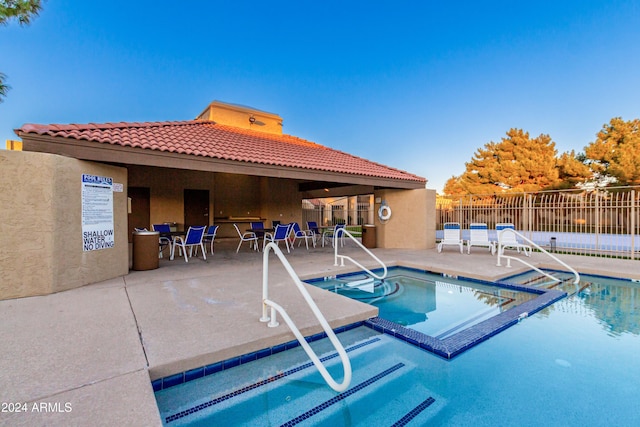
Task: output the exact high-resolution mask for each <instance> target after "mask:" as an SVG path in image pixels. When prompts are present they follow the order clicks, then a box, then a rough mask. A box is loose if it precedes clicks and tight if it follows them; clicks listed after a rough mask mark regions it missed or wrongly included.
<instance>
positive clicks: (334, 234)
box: [322, 224, 345, 248]
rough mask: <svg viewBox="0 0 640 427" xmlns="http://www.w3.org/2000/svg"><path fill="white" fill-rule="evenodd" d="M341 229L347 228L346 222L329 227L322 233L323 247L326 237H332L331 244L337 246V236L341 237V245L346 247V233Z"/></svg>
mask: <svg viewBox="0 0 640 427" xmlns="http://www.w3.org/2000/svg"><path fill="white" fill-rule="evenodd" d="M340 229H345V224H337V225H336V226H335V227H333V228H332V229H331V228H328V229H327V230H325V231H324V233H322V247H323V248H324V239H325V238H329V239H331V246H332V247H334V248H335V246H336V238H337V237H339V238H340V246H341V247H344V233H342V232H339V230H340Z"/></svg>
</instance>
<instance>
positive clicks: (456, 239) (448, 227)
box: [438, 222, 463, 253]
mask: <svg viewBox="0 0 640 427" xmlns="http://www.w3.org/2000/svg"><path fill="white" fill-rule="evenodd" d="M460 234H461V230H460V223H459V222H445V223H444V238H443V239H442V240H441V241H440V243H438V252H442V247H443V246H446V245H453V246H460V253H462V246H463V242H462V237H461V236H460Z"/></svg>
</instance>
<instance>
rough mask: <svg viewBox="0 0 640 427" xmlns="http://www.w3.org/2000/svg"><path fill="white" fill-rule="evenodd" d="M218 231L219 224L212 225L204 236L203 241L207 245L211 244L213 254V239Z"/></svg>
mask: <svg viewBox="0 0 640 427" xmlns="http://www.w3.org/2000/svg"><path fill="white" fill-rule="evenodd" d="M217 232H218V226H217V225H210V226H209V228H208V229H207V232H206V233H204V237H203V238H202V241H203V243H204V244H205V245H206V244H207V243H209V244H210V245H211V255H213V241H214V240H215V238H216V233H217Z"/></svg>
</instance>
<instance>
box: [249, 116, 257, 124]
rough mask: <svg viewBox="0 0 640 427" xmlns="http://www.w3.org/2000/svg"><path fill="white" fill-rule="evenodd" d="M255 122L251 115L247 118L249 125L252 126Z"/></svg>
mask: <svg viewBox="0 0 640 427" xmlns="http://www.w3.org/2000/svg"><path fill="white" fill-rule="evenodd" d="M255 122H256V118H255V117H253V114H252V115H250V116H249V123H251V124H254V123H255Z"/></svg>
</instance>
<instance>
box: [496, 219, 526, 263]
mask: <svg viewBox="0 0 640 427" xmlns="http://www.w3.org/2000/svg"><path fill="white" fill-rule="evenodd" d="M515 229H516V228H515V226H514V225H513V224H511V223H509V222H502V223H499V224H496V231H497V232H498V249H499V250H501V251H502V253H501V254H500V255H504V250H505V249H506V248H512V249H515V250H517V251H518V253H520V249H522V251H523V252H524V255H525V256H529V254H530V253H531V246H529V245H525V244H524V243H520V242H518V239H517V236H516V234H515V233H512V232H510V231H509V230H515ZM503 230H506V231H503ZM500 248H501V249H500Z"/></svg>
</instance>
